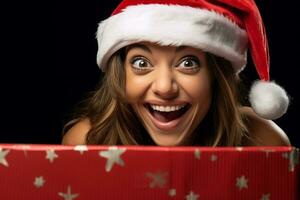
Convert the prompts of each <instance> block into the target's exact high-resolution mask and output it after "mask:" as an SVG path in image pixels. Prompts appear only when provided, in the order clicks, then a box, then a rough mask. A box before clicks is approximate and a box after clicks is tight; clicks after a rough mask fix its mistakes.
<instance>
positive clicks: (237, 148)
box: [235, 147, 243, 151]
mask: <svg viewBox="0 0 300 200" xmlns="http://www.w3.org/2000/svg"><path fill="white" fill-rule="evenodd" d="M235 149H236V150H237V151H243V147H235Z"/></svg>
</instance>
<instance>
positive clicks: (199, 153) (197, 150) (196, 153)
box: [194, 149, 201, 160]
mask: <svg viewBox="0 0 300 200" xmlns="http://www.w3.org/2000/svg"><path fill="white" fill-rule="evenodd" d="M194 155H195V158H196V159H197V160H200V156H201V151H200V150H199V149H196V150H195V152H194Z"/></svg>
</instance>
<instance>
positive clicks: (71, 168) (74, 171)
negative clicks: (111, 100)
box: [0, 144, 299, 200]
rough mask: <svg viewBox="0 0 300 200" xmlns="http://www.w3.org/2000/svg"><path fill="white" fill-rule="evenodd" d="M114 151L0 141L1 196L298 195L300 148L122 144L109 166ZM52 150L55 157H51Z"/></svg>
mask: <svg viewBox="0 0 300 200" xmlns="http://www.w3.org/2000/svg"><path fill="white" fill-rule="evenodd" d="M109 148H110V147H108V146H87V149H88V151H82V153H81V152H80V151H75V150H74V146H59V145H57V146H55V145H13V144H6V145H5V144H2V145H1V144H0V186H1V187H0V199H1V200H2V199H3V200H4V199H5V200H6V199H9V200H20V199H31V200H32V199H34V200H35V199H43V200H44V199H45V200H48V199H49V200H55V199H68V198H67V197H65V198H64V195H66V194H67V193H68V189H69V193H70V194H72V195H74V196H73V198H69V199H75V200H80V199H88V200H93V199H112V200H117V199H130V200H135V199H138V200H140V199H151V200H153V199H200V200H201V199H203V200H204V199H230V200H232V199H243V200H248V199H249V200H255V199H257V200H260V199H270V200H282V199H284V200H296V199H298V197H299V191H298V190H299V179H298V178H299V149H296V148H293V147H247V148H233V147H227V148H205V147H171V148H167V147H143V146H119V147H115V149H112V150H110V152H116V151H120V152H121V151H123V153H121V154H120V155H119V156H116V157H115V158H120V159H121V160H122V161H121V162H120V163H119V164H118V163H115V164H114V165H112V167H111V169H110V170H109V171H107V170H106V168H105V167H106V165H107V163H108V159H107V158H106V157H103V156H100V155H104V154H105V152H106V151H108V149H109ZM50 149H52V150H53V151H52V152H54V153H55V154H56V155H57V156H54V157H56V158H54V159H52V162H51V159H47V158H46V157H47V153H46V152H47V150H50ZM103 152H104V153H103ZM53 155H54V154H53ZM122 162H123V164H122ZM38 177H42V179H43V180H44V184H40V187H37V186H36V185H35V184H34V183H36V179H37V178H38ZM155 178H156V179H155ZM243 180H244V181H243ZM242 183H243V184H242ZM188 195H189V196H188ZM192 197H194V198H192Z"/></svg>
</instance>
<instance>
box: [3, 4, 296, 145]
mask: <svg viewBox="0 0 300 200" xmlns="http://www.w3.org/2000/svg"><path fill="white" fill-rule="evenodd" d="M118 2H119V0H109V1H101V0H98V1H92V0H89V1H70V0H61V1H58V0H55V1H52V2H49V3H47V2H45V1H42V2H33V1H25V2H24V1H22V2H18V1H17V2H16V1H14V2H11V3H10V4H6V5H1V10H2V9H3V11H1V12H0V13H1V29H0V30H1V35H3V36H2V37H1V52H2V53H1V60H0V63H1V68H0V70H1V71H0V92H1V93H0V94H1V98H0V99H1V100H0V106H1V108H0V116H1V119H0V143H31V144H38V143H40V144H46V143H47V144H57V143H60V141H61V131H62V127H63V125H64V124H65V123H66V122H67V121H68V120H69V118H70V113H71V111H72V110H73V108H74V107H75V105H76V103H78V102H79V101H81V100H82V99H83V98H84V96H85V95H86V94H87V92H89V91H91V90H93V89H94V88H95V86H96V84H97V82H98V80H99V79H100V77H101V72H100V71H99V69H98V68H97V65H96V52H97V43H96V39H95V33H96V29H97V23H98V22H100V21H101V20H103V19H105V18H106V17H108V16H109V15H110V13H111V12H112V10H113V8H114V7H115V6H116V5H117V4H118ZM257 4H258V7H259V9H260V10H261V14H262V17H263V19H264V22H265V25H266V30H267V35H268V38H269V46H270V55H271V73H270V74H271V79H273V80H276V82H277V83H279V84H280V85H281V86H283V87H284V88H285V89H286V90H287V92H288V94H289V95H290V96H291V105H290V107H289V110H288V113H287V114H286V115H284V116H283V117H282V118H280V119H278V120H276V121H275V122H276V123H277V124H278V125H280V127H282V128H283V129H284V130H285V131H286V133H287V134H288V136H289V138H290V140H291V142H292V144H293V145H294V146H297V147H299V146H300V141H299V138H300V137H299V134H300V133H298V127H297V123H298V122H297V118H298V117H297V113H298V112H299V103H300V101H299V98H300V97H299V94H298V93H297V91H299V89H298V88H299V84H298V83H297V81H298V73H297V72H296V70H297V67H298V65H299V61H298V58H299V55H298V51H297V50H294V49H297V48H298V47H299V35H300V34H299V28H297V25H298V24H299V15H298V12H297V10H296V8H297V7H296V2H292V1H290V2H289V3H288V4H287V5H285V4H283V3H282V1H274V0H259V1H257ZM292 4H294V5H292ZM241 75H242V76H243V77H247V79H248V80H247V81H246V85H247V84H249V83H251V81H253V80H255V79H257V78H258V76H257V74H256V72H255V70H254V67H253V66H252V65H251V62H250V63H249V66H248V67H246V70H244V71H243V72H242V74H241Z"/></svg>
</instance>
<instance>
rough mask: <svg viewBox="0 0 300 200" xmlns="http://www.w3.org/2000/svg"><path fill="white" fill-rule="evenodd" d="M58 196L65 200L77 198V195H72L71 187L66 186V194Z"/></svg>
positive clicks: (61, 193)
mask: <svg viewBox="0 0 300 200" xmlns="http://www.w3.org/2000/svg"><path fill="white" fill-rule="evenodd" d="M58 195H59V196H61V197H63V198H64V199H65V200H73V199H75V198H76V197H78V196H79V194H72V192H71V186H68V191H67V193H63V192H59V193H58Z"/></svg>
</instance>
